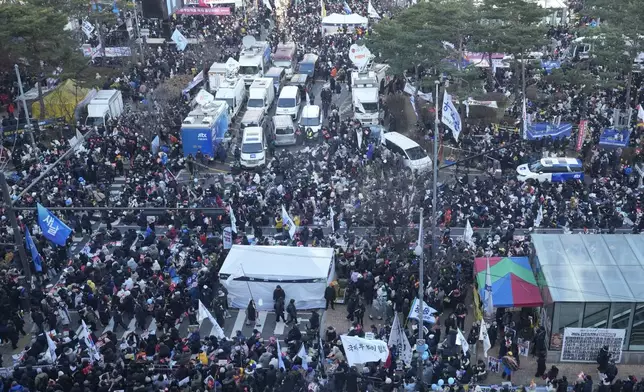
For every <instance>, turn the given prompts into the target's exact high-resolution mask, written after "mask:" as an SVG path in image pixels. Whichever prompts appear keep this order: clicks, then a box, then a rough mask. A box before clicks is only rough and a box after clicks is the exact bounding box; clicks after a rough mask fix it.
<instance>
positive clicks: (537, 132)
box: [526, 123, 572, 140]
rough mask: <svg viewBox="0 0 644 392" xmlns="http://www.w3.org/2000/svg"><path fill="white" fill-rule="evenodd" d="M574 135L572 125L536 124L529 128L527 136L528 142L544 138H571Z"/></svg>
mask: <svg viewBox="0 0 644 392" xmlns="http://www.w3.org/2000/svg"><path fill="white" fill-rule="evenodd" d="M571 133H572V124H570V123H561V124H559V125H554V124H550V123H536V124H532V125H530V126H529V127H528V132H527V135H526V139H527V140H536V139H541V138H543V137H552V138H554V139H558V138H564V137H570V134H571Z"/></svg>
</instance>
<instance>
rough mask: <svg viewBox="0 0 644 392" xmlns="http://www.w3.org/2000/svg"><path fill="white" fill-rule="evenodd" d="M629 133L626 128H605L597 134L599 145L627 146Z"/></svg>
mask: <svg viewBox="0 0 644 392" xmlns="http://www.w3.org/2000/svg"><path fill="white" fill-rule="evenodd" d="M630 138H631V133H630V131H629V130H628V129H611V128H606V129H604V130H603V131H602V133H601V135H600V136H599V145H600V146H608V147H611V146H612V147H628V142H629V140H630Z"/></svg>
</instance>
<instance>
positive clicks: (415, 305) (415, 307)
mask: <svg viewBox="0 0 644 392" xmlns="http://www.w3.org/2000/svg"><path fill="white" fill-rule="evenodd" d="M418 313H420V302H419V301H418V298H414V302H412V303H411V308H410V309H409V316H407V318H410V319H414V320H418ZM434 313H438V312H437V311H436V309H434V308H432V307H431V306H429V305H427V304H426V303H425V302H423V321H424V322H426V323H431V324H434V323H436V317H434V316H433V314H434Z"/></svg>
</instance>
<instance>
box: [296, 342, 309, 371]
mask: <svg viewBox="0 0 644 392" xmlns="http://www.w3.org/2000/svg"><path fill="white" fill-rule="evenodd" d="M297 356H298V357H300V358H302V367H303V368H304V369H306V370H308V369H309V361H308V356H307V355H306V350H305V349H304V343H302V345H301V346H300V351H298V352H297Z"/></svg>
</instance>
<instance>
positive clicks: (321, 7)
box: [320, 0, 326, 18]
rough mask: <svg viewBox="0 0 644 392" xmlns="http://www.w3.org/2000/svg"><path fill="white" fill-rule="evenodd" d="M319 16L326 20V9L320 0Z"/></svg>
mask: <svg viewBox="0 0 644 392" xmlns="http://www.w3.org/2000/svg"><path fill="white" fill-rule="evenodd" d="M320 15H321V16H322V17H323V18H326V7H325V6H324V0H320Z"/></svg>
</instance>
